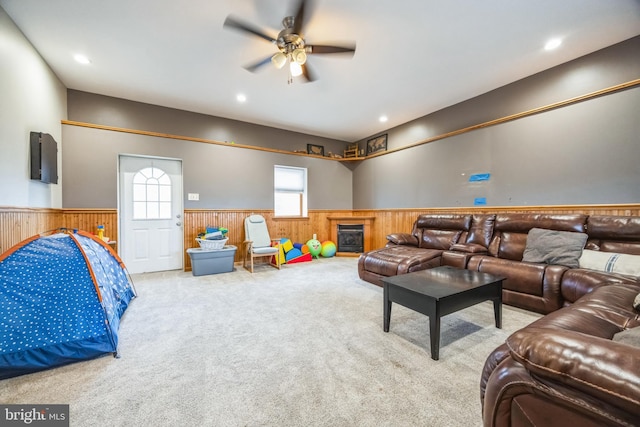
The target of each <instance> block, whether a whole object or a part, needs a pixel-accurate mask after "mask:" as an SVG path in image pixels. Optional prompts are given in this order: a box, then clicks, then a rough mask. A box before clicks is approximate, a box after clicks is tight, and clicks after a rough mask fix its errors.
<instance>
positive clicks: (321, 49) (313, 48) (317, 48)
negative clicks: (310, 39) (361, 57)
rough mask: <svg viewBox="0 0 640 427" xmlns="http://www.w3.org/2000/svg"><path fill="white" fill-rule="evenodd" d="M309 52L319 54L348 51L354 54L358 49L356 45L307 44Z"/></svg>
mask: <svg viewBox="0 0 640 427" xmlns="http://www.w3.org/2000/svg"><path fill="white" fill-rule="evenodd" d="M306 51H307V53H312V54H319V53H348V54H351V55H353V54H354V53H355V51H356V45H355V44H354V45H352V46H323V45H317V44H314V45H307V46H306Z"/></svg>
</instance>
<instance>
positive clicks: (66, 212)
mask: <svg viewBox="0 0 640 427" xmlns="http://www.w3.org/2000/svg"><path fill="white" fill-rule="evenodd" d="M62 214H63V215H62V225H61V227H66V228H75V229H78V230H84V231H87V232H89V233H91V234H97V233H98V225H104V235H105V237H109V238H110V239H111V240H116V241H117V239H118V211H117V210H116V209H63V210H62Z"/></svg>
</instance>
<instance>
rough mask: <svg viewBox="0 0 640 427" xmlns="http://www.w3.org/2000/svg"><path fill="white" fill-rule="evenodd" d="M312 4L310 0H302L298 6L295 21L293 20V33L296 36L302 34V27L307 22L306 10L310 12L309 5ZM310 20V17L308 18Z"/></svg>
mask: <svg viewBox="0 0 640 427" xmlns="http://www.w3.org/2000/svg"><path fill="white" fill-rule="evenodd" d="M308 3H310V1H309V0H300V3H299V4H298V10H297V11H296V14H295V15H294V18H295V19H294V20H293V32H294V33H295V34H301V32H302V25H303V24H304V22H305V16H304V15H305V9H306V10H307V11H308V9H309V8H308V7H307V4H308ZM307 18H308V17H307Z"/></svg>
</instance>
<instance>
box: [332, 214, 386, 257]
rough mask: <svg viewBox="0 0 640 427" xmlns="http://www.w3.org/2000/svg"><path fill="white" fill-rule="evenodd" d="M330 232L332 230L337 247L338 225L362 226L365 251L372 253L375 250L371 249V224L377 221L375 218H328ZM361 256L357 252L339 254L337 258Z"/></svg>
mask: <svg viewBox="0 0 640 427" xmlns="http://www.w3.org/2000/svg"><path fill="white" fill-rule="evenodd" d="M327 219H328V220H329V224H330V230H331V241H332V242H335V243H336V245H337V242H338V225H339V224H348V225H360V224H361V225H362V226H363V229H364V251H365V252H367V251H370V250H371V249H373V248H372V247H371V242H372V239H371V224H372V223H373V221H374V220H375V219H376V217H375V216H328V217H327ZM359 255H360V254H358V253H355V252H337V253H336V256H359Z"/></svg>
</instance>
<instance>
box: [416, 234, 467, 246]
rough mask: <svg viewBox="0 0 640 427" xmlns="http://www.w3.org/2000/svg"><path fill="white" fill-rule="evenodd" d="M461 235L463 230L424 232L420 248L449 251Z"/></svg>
mask: <svg viewBox="0 0 640 427" xmlns="http://www.w3.org/2000/svg"><path fill="white" fill-rule="evenodd" d="M461 234H462V230H424V231H423V232H422V240H421V241H420V247H421V248H425V249H440V250H443V251H447V250H449V248H451V245H453V244H454V243H457V242H458V239H459V238H460V235H461Z"/></svg>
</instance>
